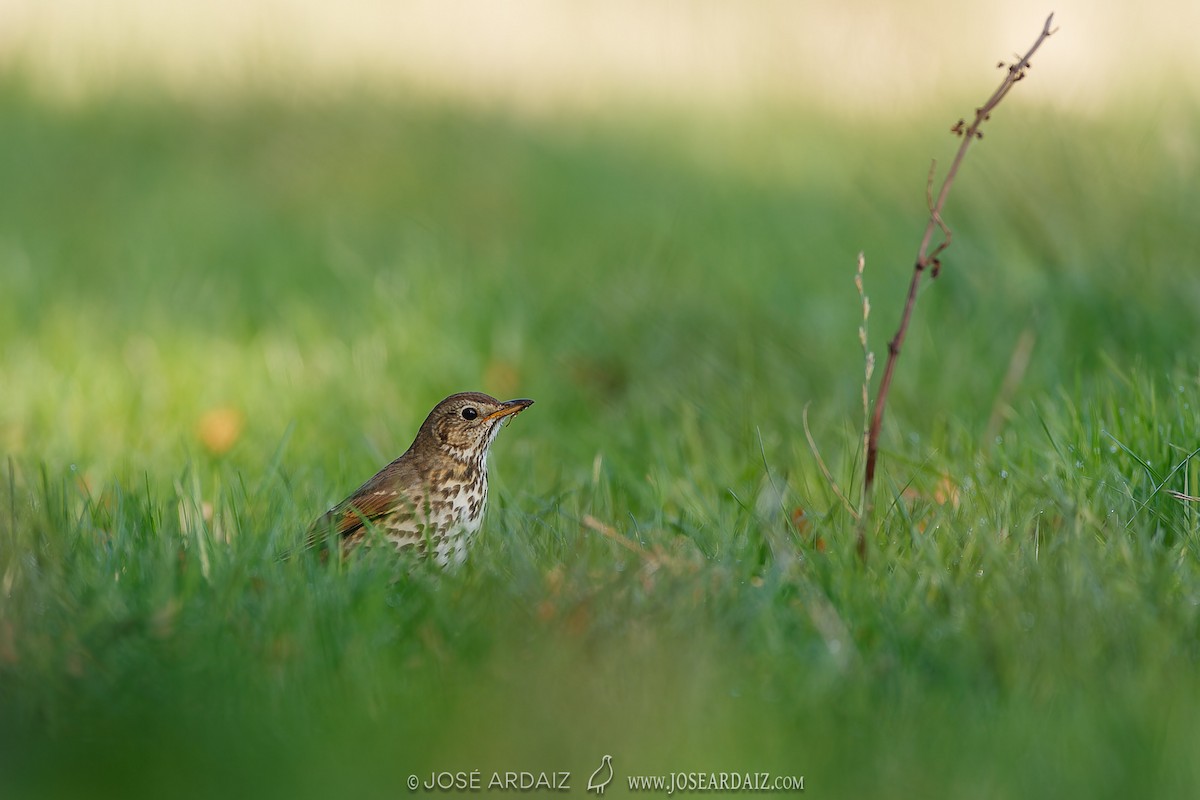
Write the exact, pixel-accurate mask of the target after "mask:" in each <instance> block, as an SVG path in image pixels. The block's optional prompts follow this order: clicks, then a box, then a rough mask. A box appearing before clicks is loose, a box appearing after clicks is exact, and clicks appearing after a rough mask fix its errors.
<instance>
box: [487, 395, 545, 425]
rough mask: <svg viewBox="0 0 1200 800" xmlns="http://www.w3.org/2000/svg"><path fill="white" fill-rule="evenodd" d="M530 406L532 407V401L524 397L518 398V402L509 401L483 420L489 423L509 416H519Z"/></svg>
mask: <svg viewBox="0 0 1200 800" xmlns="http://www.w3.org/2000/svg"><path fill="white" fill-rule="evenodd" d="M531 405H533V401H532V400H528V399H526V398H524V397H522V398H520V399H519V400H509V401H508V402H507V403H504V404H503V405H501V406H500V408H498V409H497V410H495V411H493V412H492V413H490V414H488V415H487V416H486V417H484V420H485V421H490V420H493V419H500V418H502V417H507V416H511V415H513V414H520V413H521V412H522V411H524V410H525V409H527V408H529V407H530V406H531Z"/></svg>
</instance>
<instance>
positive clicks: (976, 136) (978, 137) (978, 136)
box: [975, 131, 983, 139]
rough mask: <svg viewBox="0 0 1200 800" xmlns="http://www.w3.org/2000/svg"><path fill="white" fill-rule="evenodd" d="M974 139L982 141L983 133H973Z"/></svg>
mask: <svg viewBox="0 0 1200 800" xmlns="http://www.w3.org/2000/svg"><path fill="white" fill-rule="evenodd" d="M975 138H976V139H982V138H983V131H975Z"/></svg>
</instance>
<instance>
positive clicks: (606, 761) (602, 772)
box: [587, 755, 613, 795]
mask: <svg viewBox="0 0 1200 800" xmlns="http://www.w3.org/2000/svg"><path fill="white" fill-rule="evenodd" d="M612 779H613V766H612V756H607V755H606V756H604V757H603V758H601V759H600V766H598V767H596V771H595V772H593V773H592V776H591V777H590V778H588V785H587V791H589V792H595V793H596V794H598V795H603V794H604V790H605V789H607V788H608V784H609V783H611V782H612Z"/></svg>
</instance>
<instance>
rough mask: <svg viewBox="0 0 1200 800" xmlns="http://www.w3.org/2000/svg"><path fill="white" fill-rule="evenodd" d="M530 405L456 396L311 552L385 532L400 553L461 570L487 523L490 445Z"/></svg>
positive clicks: (336, 517)
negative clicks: (405, 550)
mask: <svg viewBox="0 0 1200 800" xmlns="http://www.w3.org/2000/svg"><path fill="white" fill-rule="evenodd" d="M531 405H533V401H532V400H525V399H520V400H509V401H508V402H501V401H499V400H497V399H496V398H494V397H489V396H488V395H486V394H481V393H479V392H463V393H461V394H454V395H450V396H449V397H447V398H446V399H445V400H443V401H442V402H440V403H438V404H437V405H436V406H435V407H434V409H433V411H431V412H429V416H428V417H426V418H425V422H423V423H422V424H421V429H420V430H419V431H418V432H417V438H416V439H414V440H413V443H412V445H411V446H410V447H409V448H408V450H407V452H405V453H404V455H402V456H400V457H399V458H397V459H396V460H395V461H393V462H392V463H390V464H388V465H387V466H386V467H384V468H383V469H381V470H380V471H379V472H378V473H376V474H375V476H374V477H373V478H371V479H370V480H369V481H367V482H366V483H364V484H363V485H362V486H360V487H359V488H358V490H357V491H356V492H354V494H352V495H350V496H349V497H347V498H346V499H345V500H343V501H342V502H340V503H338V504H337V505H336V506H334V507H333V508H331V509H330V510H329V511H328V512H326V513H325V515H324V516H323V517H321V518H320V519H319V520H317V522H316V523H314V524H313V526H312V528H311V529H310V530H309V534H308V544H309V546H313V545H319V544H321V543H323V542H325V541H327V539H328V538H332V537H333V536H335V535H336V537H337V538H338V539H340V541H341V543H342V547H343V548H350V547H353V546H354V545H356V544H358V543H359V542H361V541H363V539H364V538H369V535H370V534H371V532H372V531H378V533H379V535H380V536H381V537H382V538H383V539H386V540H387V541H389V542H391V543H392V544H394V545H395V546H396V548H397V549H403V548H406V547H412V548H415V549H416V550H417V552H419V553H421V554H422V555H428V553H429V552H430V551H432V553H433V557H434V560H435V561H436V562H437V564H438V565H439V566H442V567H446V566H450V565H455V566H457V565H459V564H461V563H462V562H463V561H465V560H466V557H467V547H468V546H469V545H470V544H471V540H472V538H473V537H474V536H475V533H476V531H478V530H479V526H480V524H481V523H482V522H483V509H484V506H485V505H486V504H487V490H488V481H487V453H488V447H489V446H490V445H491V443H492V441H493V440H494V439H495V438H496V434H497V433H499V431H500V424H501V423H502V422H503V421H504V420H505V418H507V417H511V416H513V415H514V414H519V413H520V412H522V411H524V410H525V409H527V408H529V406H531Z"/></svg>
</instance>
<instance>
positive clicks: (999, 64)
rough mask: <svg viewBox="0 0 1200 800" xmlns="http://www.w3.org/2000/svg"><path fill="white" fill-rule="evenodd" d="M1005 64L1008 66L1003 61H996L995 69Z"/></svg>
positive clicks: (1003, 66)
mask: <svg viewBox="0 0 1200 800" xmlns="http://www.w3.org/2000/svg"><path fill="white" fill-rule="evenodd" d="M1007 66H1008V64H1005V63H1004V62H1003V61H997V62H996V69H1004V68H1005V67H1007Z"/></svg>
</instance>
